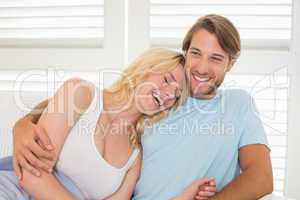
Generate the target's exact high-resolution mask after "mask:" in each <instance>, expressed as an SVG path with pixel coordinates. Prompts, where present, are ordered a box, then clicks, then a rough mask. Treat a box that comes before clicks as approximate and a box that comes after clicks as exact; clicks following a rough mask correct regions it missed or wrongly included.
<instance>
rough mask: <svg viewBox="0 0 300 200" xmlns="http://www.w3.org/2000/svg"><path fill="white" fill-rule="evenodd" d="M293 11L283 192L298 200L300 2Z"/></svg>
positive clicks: (299, 153)
mask: <svg viewBox="0 0 300 200" xmlns="http://www.w3.org/2000/svg"><path fill="white" fill-rule="evenodd" d="M293 11H294V12H293V34H292V48H291V53H292V54H291V58H290V60H291V62H290V65H289V74H290V76H291V88H290V97H291V98H290V105H289V126H288V130H289V135H288V152H287V156H288V159H287V173H286V176H287V177H286V190H285V192H286V195H287V196H289V197H292V198H295V199H300V191H299V189H300V183H299V181H300V159H299V155H300V145H299V143H300V126H299V113H300V103H299V100H300V93H299V86H300V78H299V77H300V68H299V64H300V26H299V24H300V1H296V0H294V5H293Z"/></svg>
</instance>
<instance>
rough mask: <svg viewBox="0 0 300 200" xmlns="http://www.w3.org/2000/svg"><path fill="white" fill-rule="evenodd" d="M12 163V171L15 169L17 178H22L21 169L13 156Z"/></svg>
mask: <svg viewBox="0 0 300 200" xmlns="http://www.w3.org/2000/svg"><path fill="white" fill-rule="evenodd" d="M12 164H13V168H14V171H15V173H16V175H17V177H18V179H19V180H21V179H22V170H21V167H20V165H19V162H18V160H17V159H16V158H15V157H13V159H12Z"/></svg>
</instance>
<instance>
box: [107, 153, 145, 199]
mask: <svg viewBox="0 0 300 200" xmlns="http://www.w3.org/2000/svg"><path fill="white" fill-rule="evenodd" d="M141 162H142V151H140V153H139V155H138V157H137V159H136V160H135V162H134V163H133V165H132V166H131V168H130V169H129V170H128V172H127V174H126V176H125V179H124V180H123V183H122V185H121V187H120V188H119V189H118V191H116V192H115V193H114V194H112V195H111V196H110V197H109V198H107V199H105V200H130V199H131V196H132V194H133V190H134V188H135V185H136V183H137V181H138V179H139V177H140V170H141Z"/></svg>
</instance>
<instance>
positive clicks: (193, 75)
mask: <svg viewBox="0 0 300 200" xmlns="http://www.w3.org/2000/svg"><path fill="white" fill-rule="evenodd" d="M185 67H186V69H187V74H188V77H189V80H190V86H191V95H192V96H193V97H195V98H201V99H210V98H212V97H214V96H215V94H216V89H217V88H218V87H219V86H220V85H221V83H222V82H223V80H224V77H225V74H226V72H227V71H229V56H228V54H227V53H226V52H225V51H224V50H223V49H222V48H221V46H220V45H219V43H218V40H217V38H216V36H215V35H214V34H211V33H209V32H208V31H206V30H205V29H200V30H199V31H197V32H196V33H194V35H193V38H192V41H191V44H190V47H189V49H188V51H187V53H186V66H185Z"/></svg>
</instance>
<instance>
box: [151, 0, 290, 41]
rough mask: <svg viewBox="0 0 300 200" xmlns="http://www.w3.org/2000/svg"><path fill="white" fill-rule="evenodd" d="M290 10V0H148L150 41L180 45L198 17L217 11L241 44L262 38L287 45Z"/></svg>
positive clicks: (261, 39)
mask: <svg viewBox="0 0 300 200" xmlns="http://www.w3.org/2000/svg"><path fill="white" fill-rule="evenodd" d="M291 13H292V2H291V0H289V1H285V0H264V1H260V0H255V1H250V0H246V1H239V0H225V1H224V0H222V1H221V0H203V1H198V0H187V1H183V0H162V1H159V0H150V37H151V43H152V44H153V45H157V44H160V45H167V46H168V45H169V46H174V45H176V44H177V45H179V44H180V43H181V41H182V39H183V37H184V35H185V34H186V32H187V31H188V29H189V27H191V26H192V25H193V24H194V22H195V21H196V20H197V19H198V18H200V17H201V16H204V15H206V14H219V15H223V16H225V17H227V18H228V19H229V20H231V21H232V22H233V24H234V25H235V26H236V27H237V29H238V30H239V32H240V35H241V38H242V44H243V45H244V44H245V45H247V44H250V43H249V41H252V43H251V44H250V45H255V44H257V46H260V45H261V43H262V42H263V41H273V43H274V46H276V45H278V44H279V43H282V45H288V41H289V40H290V38H291ZM174 22H176V23H174ZM247 41H248V43H247ZM268 44H269V45H272V42H269V43H268Z"/></svg>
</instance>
